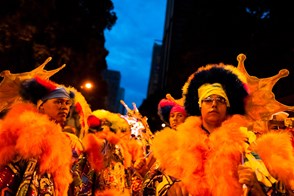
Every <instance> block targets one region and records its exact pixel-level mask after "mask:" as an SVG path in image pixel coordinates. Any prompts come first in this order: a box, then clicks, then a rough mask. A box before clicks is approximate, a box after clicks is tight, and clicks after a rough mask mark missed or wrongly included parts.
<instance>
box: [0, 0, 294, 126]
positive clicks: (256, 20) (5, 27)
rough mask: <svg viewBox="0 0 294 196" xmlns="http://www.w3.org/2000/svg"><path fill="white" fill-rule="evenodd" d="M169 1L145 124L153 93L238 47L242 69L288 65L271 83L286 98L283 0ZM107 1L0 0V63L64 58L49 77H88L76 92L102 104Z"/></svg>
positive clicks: (271, 71) (230, 57)
mask: <svg viewBox="0 0 294 196" xmlns="http://www.w3.org/2000/svg"><path fill="white" fill-rule="evenodd" d="M168 2H172V1H168ZM173 3H174V5H173V7H174V10H173V15H172V18H166V24H165V32H164V37H163V42H162V48H161V59H160V63H159V64H160V66H161V68H163V69H164V70H165V71H164V74H163V75H164V77H162V80H160V81H159V83H158V90H157V92H155V93H153V94H151V95H149V96H148V97H147V98H146V100H144V102H143V103H142V105H141V106H140V107H139V110H140V112H141V113H142V114H143V115H146V116H147V117H148V122H149V123H150V127H151V129H152V130H153V131H154V130H157V129H158V123H159V121H158V120H159V118H158V116H157V113H156V112H157V110H156V108H157V104H158V101H159V100H160V99H161V98H163V97H164V96H165V94H166V93H171V94H172V95H173V96H174V97H175V98H180V96H181V88H182V86H183V84H184V82H185V81H186V80H187V78H188V76H189V75H190V74H191V73H193V72H194V71H195V70H196V69H197V68H198V67H200V66H202V65H205V64H208V63H220V62H223V63H225V64H233V65H237V60H236V57H237V55H238V54H239V53H244V54H246V56H247V60H246V61H245V66H246V69H247V71H248V73H249V74H250V75H254V76H257V77H259V78H264V77H270V76H273V75H275V74H277V73H278V71H279V70H280V69H282V68H285V69H288V70H289V71H290V75H289V76H288V77H286V78H282V79H281V80H280V81H278V83H277V84H276V86H275V87H274V89H273V90H274V93H275V95H276V98H277V99H278V100H281V102H282V103H284V104H287V105H294V103H293V100H294V98H293V84H294V79H293V78H294V77H293V75H294V70H293V67H294V65H293V64H294V37H293V35H294V29H293V24H294V14H293V10H292V9H293V8H292V5H291V1H273V0H271V1H263V0H261V1H254V0H224V1H218V0H199V1H196V0H175V1H173ZM169 5H170V3H168V6H169ZM113 6H114V5H113V3H112V1H111V0H58V1H55V0H44V1H33V0H28V1H23V0H1V1H0V68H1V71H2V70H6V69H9V70H10V71H11V72H12V73H20V72H26V71H30V70H32V69H34V68H35V67H37V66H39V65H40V64H42V63H43V62H44V61H45V59H47V58H48V57H49V56H51V57H52V58H53V60H52V62H50V63H49V64H48V65H47V66H46V69H47V70H50V69H55V68H57V67H59V66H61V65H62V64H64V63H65V64H67V66H66V67H65V68H64V69H63V70H61V71H60V73H58V74H56V75H54V76H53V77H52V80H54V81H56V82H58V83H63V84H66V85H71V86H73V87H76V88H77V89H79V90H80V88H79V86H80V84H81V83H82V82H83V80H84V79H87V78H91V79H92V80H94V81H95V83H96V85H95V86H96V89H94V91H93V92H91V93H87V92H82V93H85V96H86V97H87V101H88V102H89V104H90V105H91V107H92V109H93V110H94V109H97V108H103V107H104V105H103V104H104V98H105V96H106V95H107V90H106V89H107V88H106V86H107V84H106V83H105V82H104V81H103V80H102V77H101V71H103V70H104V69H107V63H106V60H105V59H106V56H107V55H108V51H107V49H106V48H105V36H104V30H106V29H108V30H111V28H112V27H113V25H115V23H116V19H117V17H116V14H115V13H114V11H113V8H114V7H113ZM154 9H156V8H154ZM168 10H169V9H167V12H168ZM167 15H168V16H171V15H170V14H168V13H167ZM142 22H144V21H142ZM150 58H151V57H150ZM167 68H168V69H167Z"/></svg>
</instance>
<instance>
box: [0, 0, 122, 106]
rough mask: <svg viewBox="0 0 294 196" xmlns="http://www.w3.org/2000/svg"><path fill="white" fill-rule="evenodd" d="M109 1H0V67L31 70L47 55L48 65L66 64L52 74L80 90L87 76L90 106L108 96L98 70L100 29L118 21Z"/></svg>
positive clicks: (101, 54) (103, 53) (102, 52)
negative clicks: (49, 58)
mask: <svg viewBox="0 0 294 196" xmlns="http://www.w3.org/2000/svg"><path fill="white" fill-rule="evenodd" d="M113 8H114V7H113V3H112V1H111V0H43V1H35V0H27V1H24V0H2V1H1V2H0V67H1V71H2V70H5V69H9V70H11V72H12V73H20V72H25V71H30V70H32V69H34V68H35V67H36V66H38V65H40V64H41V63H43V62H44V60H45V59H47V58H48V57H49V56H51V57H52V58H53V59H52V62H50V63H49V64H48V65H47V66H46V69H54V68H57V67H59V66H61V65H62V64H66V65H67V66H66V67H65V68H64V69H63V70H61V71H60V73H57V74H56V75H54V76H53V77H52V78H51V79H52V80H54V81H56V82H59V83H62V84H65V85H71V86H73V87H75V88H77V89H78V90H80V85H81V83H82V82H83V81H84V80H86V79H91V80H92V81H93V82H94V83H95V87H96V88H95V89H94V90H93V92H91V93H89V95H88V97H86V98H87V99H88V101H89V103H90V104H91V105H92V107H93V109H95V108H98V107H103V103H104V97H105V96H106V91H105V89H106V87H105V85H106V84H105V83H104V82H103V80H102V77H101V74H100V73H101V71H102V70H104V69H106V68H107V64H106V59H105V58H106V56H107V55H108V51H107V49H106V48H105V47H104V44H105V37H104V30H106V29H107V30H111V27H112V26H113V25H114V24H115V22H116V19H117V17H116V14H115V13H114V12H113Z"/></svg>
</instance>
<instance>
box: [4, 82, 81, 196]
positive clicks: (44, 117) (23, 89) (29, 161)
mask: <svg viewBox="0 0 294 196" xmlns="http://www.w3.org/2000/svg"><path fill="white" fill-rule="evenodd" d="M19 94H20V97H21V99H22V101H21V102H18V103H15V104H14V105H13V106H12V107H11V108H10V109H9V110H8V112H7V114H6V115H5V116H4V118H3V119H2V121H1V124H0V126H1V129H0V140H1V141H0V146H1V147H0V179H1V180H0V191H1V195H14V196H15V195H40V196H41V195H64V196H65V195H68V189H69V185H70V183H71V182H72V175H71V166H72V164H73V163H74V161H76V160H77V158H78V156H79V153H80V152H81V151H82V144H81V143H80V142H79V140H78V139H77V137H75V136H74V135H73V134H69V133H64V132H63V131H62V130H63V127H64V125H65V122H66V119H67V115H68V113H69V110H70V107H71V106H72V103H73V100H72V99H73V98H74V94H73V93H72V92H69V91H67V89H66V88H64V87H63V86H61V85H58V84H56V83H54V82H52V81H50V80H44V79H41V78H40V77H34V78H31V79H27V80H23V81H22V82H21V83H20V92H19Z"/></svg>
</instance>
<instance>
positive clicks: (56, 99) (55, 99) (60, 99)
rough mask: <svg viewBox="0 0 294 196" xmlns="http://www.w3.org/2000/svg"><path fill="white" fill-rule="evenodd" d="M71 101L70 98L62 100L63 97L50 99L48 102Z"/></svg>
mask: <svg viewBox="0 0 294 196" xmlns="http://www.w3.org/2000/svg"><path fill="white" fill-rule="evenodd" d="M50 100H51V101H69V100H70V99H69V98H62V97H60V98H58V97H57V98H52V99H48V101H50Z"/></svg>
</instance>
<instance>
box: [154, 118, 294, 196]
mask: <svg viewBox="0 0 294 196" xmlns="http://www.w3.org/2000/svg"><path fill="white" fill-rule="evenodd" d="M249 125H250V122H249V121H247V120H246V118H245V117H243V116H240V115H234V116H232V117H231V118H229V119H228V120H226V121H224V122H223V123H222V126H221V127H219V128H218V129H217V130H215V131H214V132H213V133H211V134H210V135H208V134H207V133H206V132H205V131H204V130H203V129H202V128H201V118H200V117H188V118H187V119H186V120H185V122H184V123H183V124H181V125H179V126H178V130H177V131H174V130H172V129H168V128H166V129H164V130H162V131H160V132H158V133H156V135H155V137H154V140H153V144H152V146H151V150H152V151H153V153H154V156H155V157H156V158H157V160H158V161H159V162H160V163H161V167H162V168H164V169H165V170H166V173H167V174H170V175H172V176H174V177H177V178H179V179H181V181H182V182H183V183H184V184H185V185H186V186H187V188H188V190H189V191H190V193H191V194H192V195H193V196H194V195H217V196H218V195H234V196H235V195H242V194H243V190H242V186H241V184H240V183H239V182H238V176H237V166H238V165H239V164H241V154H242V153H244V150H245V148H247V147H246V145H247V139H248V137H247V132H244V130H243V129H240V127H248V126H249ZM291 139H292V138H291V134H290V133H289V132H286V131H284V132H268V133H264V134H263V135H261V136H260V137H259V138H257V139H256V140H255V142H254V143H252V144H251V146H250V148H251V149H252V150H253V151H254V152H256V153H257V154H258V155H259V156H260V157H261V159H262V161H263V162H264V164H265V165H266V167H267V168H268V170H269V171H270V173H271V174H272V175H273V177H275V178H276V179H278V180H280V181H282V182H283V183H284V184H285V185H286V186H287V187H289V188H290V189H291V190H293V189H294V168H293V164H294V155H293V146H292V143H291ZM167 144H168V145H167Z"/></svg>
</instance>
